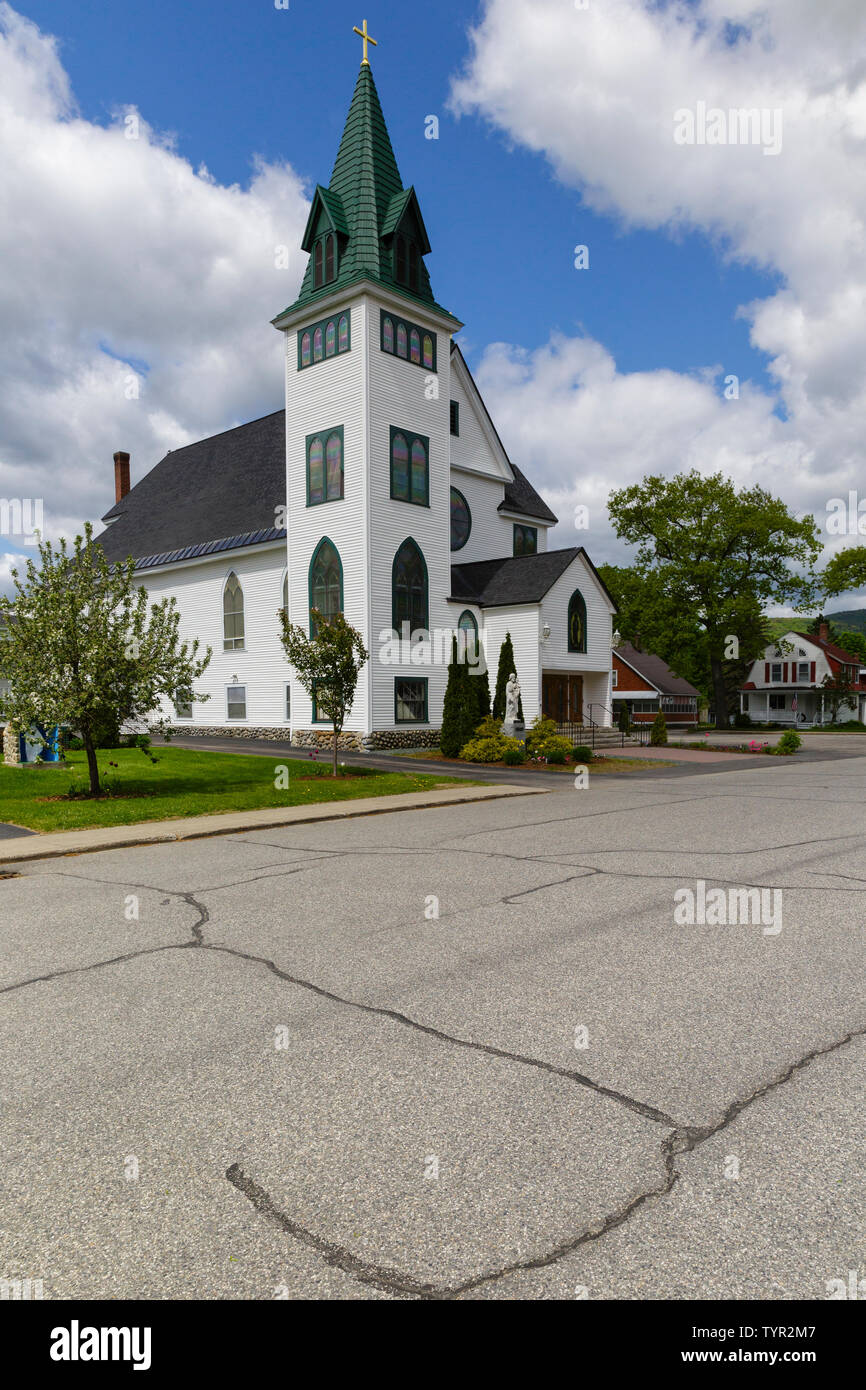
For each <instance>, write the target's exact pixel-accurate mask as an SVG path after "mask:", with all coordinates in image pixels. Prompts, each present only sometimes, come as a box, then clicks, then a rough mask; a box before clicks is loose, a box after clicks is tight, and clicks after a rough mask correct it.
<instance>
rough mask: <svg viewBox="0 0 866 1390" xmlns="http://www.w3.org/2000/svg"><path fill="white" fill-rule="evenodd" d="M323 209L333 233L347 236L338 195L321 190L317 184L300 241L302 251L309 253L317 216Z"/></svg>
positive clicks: (346, 225) (347, 230) (317, 220)
mask: <svg viewBox="0 0 866 1390" xmlns="http://www.w3.org/2000/svg"><path fill="white" fill-rule="evenodd" d="M323 208H324V210H325V214H326V216H327V218H328V221H329V222H330V224H331V226H332V227H333V229H334V231H335V232H337V233H338V234H339V235H340V236H348V235H349V224H348V223H347V221H346V214H345V212H344V211H343V204H342V202H341V201H340V198H339V195H338V194H336V193H332V192H331V190H330V188H323V187H322V185H321V184H320V183H319V184H317V185H316V191H315V193H314V194H313V202H312V205H311V207H310V215H309V217H308V218H307V225H306V228H305V229H304V235H303V239H302V241H301V250H302V251H309V250H310V249H311V247H312V245H313V238H314V237H315V233H316V227H317V225H318V222H319V216H320V213H321V210H322V209H323Z"/></svg>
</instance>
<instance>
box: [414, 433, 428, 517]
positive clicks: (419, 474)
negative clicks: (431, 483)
mask: <svg viewBox="0 0 866 1390" xmlns="http://www.w3.org/2000/svg"><path fill="white" fill-rule="evenodd" d="M411 500H412V501H413V502H426V501H427V450H426V449H425V447H424V445H423V444H422V443H421V440H420V439H416V440H415V442H414V444H413V445H412V499H411Z"/></svg>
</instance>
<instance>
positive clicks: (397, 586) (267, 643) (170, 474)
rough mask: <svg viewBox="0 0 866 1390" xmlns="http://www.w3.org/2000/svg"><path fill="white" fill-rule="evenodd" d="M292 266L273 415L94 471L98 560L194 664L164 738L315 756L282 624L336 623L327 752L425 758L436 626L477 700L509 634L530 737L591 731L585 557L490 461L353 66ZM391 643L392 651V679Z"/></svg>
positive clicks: (473, 398) (607, 602)
mask: <svg viewBox="0 0 866 1390" xmlns="http://www.w3.org/2000/svg"><path fill="white" fill-rule="evenodd" d="M302 246H303V249H304V251H306V252H307V253H308V254H309V262H308V266H307V271H306V275H305V278H304V281H303V284H302V287H301V291H300V294H299V296H298V298H297V300H296V301H295V302H294V304H292V305H290V306H289V307H288V308H287V309H285V310H284V311H283V312H282V313H281V314H279V315H278V316H277V318H276V319H274V325H275V327H276V328H277V329H278V331H279V332H281V333H282V334H283V338H284V341H285V356H286V405H285V410H284V411H277V412H275V413H274V414H272V415H268V416H265V417H264V418H263V419H260V420H255V421H253V422H252V423H250V424H246V425H241V426H239V427H238V428H236V429H232V430H228V431H226V432H224V433H222V434H219V435H215V436H214V437H212V438H210V439H205V440H202V441H199V442H198V443H196V444H191V445H189V446H187V447H185V448H182V449H176V450H174V451H173V452H171V453H169V454H168V455H167V456H166V457H165V458H164V459H163V460H162V461H161V462H160V463H159V464H157V465H156V467H155V468H153V469H152V471H151V472H150V473H148V474H147V475H146V476H145V477H144V478H143V479H142V480H141V482H139V483H138V484H137V486H136V487H134V488H132V489H131V490H130V488H129V456H128V455H126V454H123V453H118V454H116V455H115V481H116V499H117V500H116V504H115V506H113V507H112V509H111V511H109V512H108V514H107V515H106V516H105V517H104V518H103V520H104V521H105V523H106V527H107V529H106V531H105V532H104V533H103V535H102V536H100V538H99V539H100V542H101V544H102V545H103V546H104V548H105V550H106V553H107V554H108V556H109V558H112V559H121V558H123V557H126V556H128V555H133V556H134V557H135V560H136V564H137V572H138V575H139V577H140V579H141V582H142V583H143V585H144V586H145V587H146V588H147V589H148V591H149V592H150V593H151V594H152V595H153V597H154V599H158V598H161V597H163V596H165V595H174V596H175V597H176V598H177V600H178V605H179V609H180V614H181V633H182V635H184V636H188V637H193V636H195V637H198V638H199V639H200V640H201V641H202V642H203V643H204V644H207V645H210V646H211V647H212V648H213V652H214V655H213V659H212V661H211V663H210V666H209V667H208V670H207V671H206V673H205V675H204V676H203V677H202V680H201V683H200V690H199V691H198V692H197V693H203V694H207V695H208V696H209V697H210V699H209V701H208V702H207V703H197V702H196V703H193V704H192V706H191V707H190V706H184V705H182V704H181V705H180V706H177V707H176V708H175V710H174V711H172V712H171V713H172V718H173V722H174V723H175V724H176V726H177V728H178V729H183V731H184V732H187V733H199V734H206V733H212V732H215V731H216V732H219V733H226V732H230V733H234V734H238V735H241V736H248V737H251V736H259V737H261V736H266V737H273V738H280V739H285V738H286V737H287V736H288V734H289V733H291V736H292V739H293V741H294V742H297V743H301V744H303V743H312V742H319V741H324V740H325V739H326V738H327V736H328V735H327V728H328V726H327V725H326V724H323V723H320V721H319V719H318V712H317V710H316V705H315V699H314V698H312V699H311V698H310V697H309V696H308V695H307V694H306V693H305V691H304V690H303V689H302V687H301V686H300V684H299V682H298V681H297V679H296V678H295V677H294V676H293V673H292V671H291V670H290V668H289V666H288V665H287V663H286V660H285V656H284V654H283V650H282V647H281V645H280V642H279V636H278V631H279V630H278V619H277V610H278V609H279V608H280V607H287V608H288V612H289V616H290V618H291V620H292V621H293V622H295V623H299V624H309V623H310V622H311V617H310V611H311V609H312V608H316V609H318V610H319V611H321V612H323V613H325V614H326V615H327V614H332V613H334V612H336V611H337V610H342V611H343V612H344V613H345V614H346V617H347V618H348V620H349V622H351V623H352V624H353V625H354V626H355V627H357V628H358V629H359V630H360V631H361V633H362V634H363V636H364V640H365V643H366V645H367V647H368V650H369V651H370V654H371V655H370V661H369V662H368V663H367V665H366V667H365V668H364V670H363V671H362V674H361V678H360V681H359V684H358V690H357V695H356V699H355V703H354V706H353V709H352V711H351V715H350V717H349V720H348V721H347V725H346V730H345V734H344V742H345V743H346V745H347V746H365V747H377V746H411V745H424V744H432V743H435V742H436V741H437V730H438V728H439V725H440V722H441V716H442V702H443V697H444V693H445V685H446V675H447V672H446V667H447V662H448V657H449V652H450V641H449V640H448V639H447V634H448V633H449V632H450V631H451V630H453V629H456V628H464V629H466V630H468V631H471V632H475V631H477V633H478V636H479V640H480V642H481V645H482V647H483V649H484V651H485V653H486V661H487V665H488V668H489V670H490V672H491V688H492V685H493V681H494V680H495V675H496V668H497V662H498V655H499V649H500V646H501V644H502V641H503V639H504V637H505V634H506V632H510V634H511V638H512V642H513V646H514V652H515V662H516V666H517V675H518V677H519V680H520V683H521V686H522V692H523V709H524V714H525V717H526V719H527V721H529V720H531V719H532V718H533V717H534V716H535V715H536V714H537V713H539V712H540V711H541V710H542V709H544V711H545V712H546V713H549V714H551V715H553V717H555V718H556V719H557V720H558V721H559V722H561V723H572V724H580V723H582V722H583V721H584V720H592V721H593V722H594V723H597V724H603V725H608V724H609V723H610V722H611V715H610V709H611V628H612V615H613V614H614V612H615V608H614V604H613V602H612V600H611V598H610V595H609V594H608V592H607V590H606V589H605V587H604V585H603V583H602V582H601V580H600V578H599V576H598V574H597V573H596V571H595V569H594V567H593V565H592V563H591V561H590V559H589V557H588V556H587V555H586V553H585V551H584V550H583V549H582V548H580V547H574V548H572V549H567V550H550V549H548V540H547V532H548V530H549V529H550V527H551V526H553V525H555V523H556V520H557V518H556V517H555V516H554V514H553V512H552V511H551V510H550V509H549V507H547V505H546V504H545V503H544V502H543V500H542V499H541V497H539V495H538V493H537V492H536V491H535V489H534V488H533V487H532V486H531V484H530V483H529V481H528V479H527V478H526V477H525V476H524V475H523V473H522V472H521V471H520V469H519V468H518V467H517V465H516V464H514V463H513V462H512V461H511V460H510V459H509V457H508V455H507V454H506V452H505V449H504V448H503V446H502V442H501V440H500V439H499V436H498V434H497V432H496V429H495V427H494V425H493V422H492V420H491V418H490V416H489V414H488V412H487V410H486V408H485V405H484V402H483V401H482V399H481V396H480V395H479V393H478V389H477V387H476V385H475V382H474V381H473V379H472V376H471V374H470V372H469V369H468V367H467V365H466V362H465V361H464V359H463V356H462V354H461V352H460V350H459V348H458V347H457V345H456V344H455V342H454V340H453V336H454V334H455V333H456V332H457V331H458V330H459V329H460V328H461V327H462V324H461V323H460V321H459V320H458V319H456V318H455V317H454V315H453V314H451V313H450V312H449V311H448V310H446V309H444V308H443V307H442V306H441V305H440V304H438V303H437V302H436V300H435V299H434V296H433V291H432V288H431V285H430V279H429V275H428V272H427V267H426V264H425V257H426V256H427V255H428V253H429V251H430V244H429V241H428V239H427V232H426V229H425V226H424V221H423V218H422V215H421V209H420V206H419V203H418V199H417V196H416V193H415V190H414V189H413V188H411V187H409V188H404V187H403V183H402V180H401V178H400V175H399V172H398V169H397V164H396V161H395V158H394V154H393V150H392V147H391V142H390V139H389V136H388V131H387V128H386V126H385V121H384V117H383V115H382V110H381V107H380V104H379V98H378V95H377V92H376V86H375V83H374V80H373V76H372V72H371V69H370V66H369V63H367V62H366V60H365V61H364V62H363V63H362V65H361V71H360V74H359V76H358V80H357V84H356V87H355V92H354V96H353V99H352V103H351V107H350V110H349V115H348V119H347V121H346V126H345V131H344V134H343V138H342V141H341V144H340V149H339V153H338V155H337V161H336V164H335V166H334V171H333V174H332V176H331V181H330V184H329V185H328V187H322V186H319V187H318V188H317V189H316V191H315V194H314V197H313V202H312V206H311V210H310V216H309V221H308V223H307V228H306V232H305V235H304V238H303V242H302ZM405 625H408V627H406V626H405ZM395 632H396V633H400V634H402V633H404V632H406V633H409V634H410V640H409V641H405V642H403V643H402V644H401V646H400V648H399V659H397V658H396V657H395V643H394V641H393V640H390V641H389V640H388V639H389V638H392V637H393V634H394V633H395ZM419 634H420V635H419Z"/></svg>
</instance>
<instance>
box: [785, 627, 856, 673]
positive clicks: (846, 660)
mask: <svg viewBox="0 0 866 1390" xmlns="http://www.w3.org/2000/svg"><path fill="white" fill-rule="evenodd" d="M793 636H797V637H802V638H804V639H805V641H807V642H811V643H812V646H813V647H820V648H821V651H822V652H823V653H824V654H825V656H828V657H832V659H833V660H834V661H841V662H842V663H843V664H844V665H846V666H857V667H859V666H860V661H861V658H860V657H859V656H856V655H855V653H854V652H846V651H845V650H844V649H843V648H842V647H837V646H836V644H835V643H834V642H825V641H824V639H823V637H813V636H812V634H811V633H809V632H798V633H796V634H795V633H794V632H790V633H786V635H785V638H783V641H784V640H787V638H788V637H793Z"/></svg>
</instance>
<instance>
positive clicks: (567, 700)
mask: <svg viewBox="0 0 866 1390" xmlns="http://www.w3.org/2000/svg"><path fill="white" fill-rule="evenodd" d="M541 711H542V714H544V715H545V716H546V717H547V718H548V719H555V720H556V723H557V724H582V723H583V676H577V675H573V674H571V673H568V674H567V675H566V674H565V673H560V672H558V671H551V672H542V676H541Z"/></svg>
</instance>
